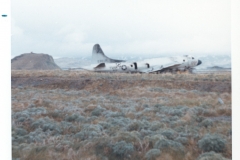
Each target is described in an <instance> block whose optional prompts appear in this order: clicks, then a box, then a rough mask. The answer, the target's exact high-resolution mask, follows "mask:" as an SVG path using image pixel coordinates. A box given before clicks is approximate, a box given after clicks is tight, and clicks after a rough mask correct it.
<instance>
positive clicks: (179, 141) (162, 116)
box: [12, 71, 232, 160]
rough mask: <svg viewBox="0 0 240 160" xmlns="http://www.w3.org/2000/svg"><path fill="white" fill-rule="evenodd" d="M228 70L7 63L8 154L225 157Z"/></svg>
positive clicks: (30, 158) (32, 158)
mask: <svg viewBox="0 0 240 160" xmlns="http://www.w3.org/2000/svg"><path fill="white" fill-rule="evenodd" d="M231 144H232V136H231V74H230V73H219V74H216V73H215V74H124V73H114V74H112V73H92V72H83V71H12V157H13V159H18V158H20V159H21V160H22V159H24V160H25V159H26V160H42V159H56V160H67V159H72V160H78V159H83V160H85V159H89V160H102V159H104V160H107V159H109V160H112V159H146V160H152V159H156V160H166V159H168V160H176V159H178V160H181V159H182V160H194V159H198V160H205V159H231V156H232V149H231Z"/></svg>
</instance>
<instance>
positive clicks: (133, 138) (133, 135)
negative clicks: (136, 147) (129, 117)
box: [115, 131, 141, 143]
mask: <svg viewBox="0 0 240 160" xmlns="http://www.w3.org/2000/svg"><path fill="white" fill-rule="evenodd" d="M140 136H141V135H140V133H138V132H136V131H133V132H119V133H118V134H117V135H116V136H115V138H116V139H117V140H118V141H120V140H124V141H125V142H129V143H134V142H139V141H140V138H139V137H140Z"/></svg>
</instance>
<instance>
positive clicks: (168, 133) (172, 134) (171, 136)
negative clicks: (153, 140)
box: [161, 129, 177, 140]
mask: <svg viewBox="0 0 240 160" xmlns="http://www.w3.org/2000/svg"><path fill="white" fill-rule="evenodd" d="M161 134H162V135H164V136H165V137H166V138H167V139H171V140H173V139H174V138H175V137H176V135H177V133H176V132H175V131H174V130H170V129H167V130H163V131H161Z"/></svg>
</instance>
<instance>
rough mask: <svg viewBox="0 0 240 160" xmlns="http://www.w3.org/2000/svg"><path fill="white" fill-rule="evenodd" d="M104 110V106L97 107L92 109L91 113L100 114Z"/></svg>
mask: <svg viewBox="0 0 240 160" xmlns="http://www.w3.org/2000/svg"><path fill="white" fill-rule="evenodd" d="M104 110H105V109H104V108H100V107H97V108H95V109H94V110H93V111H92V113H91V115H92V116H100V115H101V114H102V112H103V111H104Z"/></svg>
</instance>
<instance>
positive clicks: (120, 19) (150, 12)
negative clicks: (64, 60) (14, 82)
mask: <svg viewBox="0 0 240 160" xmlns="http://www.w3.org/2000/svg"><path fill="white" fill-rule="evenodd" d="M230 14H231V12H230V1H227V0H201V1H200V0H198V1H191V0H185V1H177V0H170V1H167V0H162V1H153V0H152V1H148V2H147V1H134V0H131V1H129V0H124V1H111V0H103V1H97V0H91V1H83V0H79V1H75V0H69V1H57V0H50V1H49V0H41V1H40V0H35V1H34V3H33V1H28V0H22V1H17V0H13V1H12V56H16V55H19V54H21V53H26V52H31V51H33V52H36V53H48V54H51V55H52V56H53V57H79V56H82V55H90V54H91V50H92V46H93V45H94V44H95V43H99V44H100V45H101V46H102V48H103V50H104V52H106V53H107V55H113V56H114V55H116V54H134V55H136V54H139V55H140V54H155V55H161V54H193V55H194V54H230V52H231V45H230V44H231V41H230V29H231V28H230Z"/></svg>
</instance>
